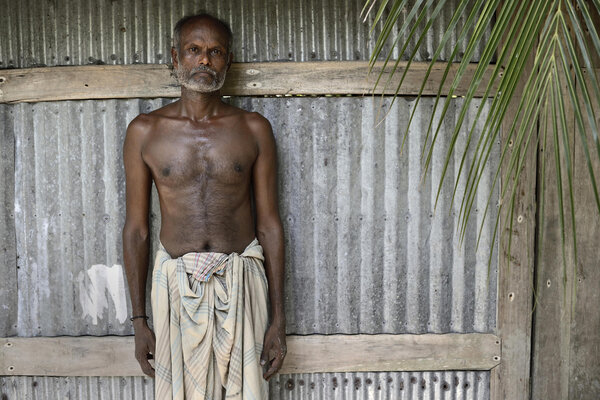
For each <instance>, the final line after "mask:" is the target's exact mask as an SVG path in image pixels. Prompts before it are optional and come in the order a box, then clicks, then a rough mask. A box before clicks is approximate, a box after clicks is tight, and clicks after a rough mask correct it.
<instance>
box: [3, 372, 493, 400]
mask: <svg viewBox="0 0 600 400" xmlns="http://www.w3.org/2000/svg"><path fill="white" fill-rule="evenodd" d="M489 375H490V374H489V372H487V371H478V372H473V371H472V372H461V371H446V372H415V373H410V372H372V373H335V374H296V375H276V376H275V378H273V379H272V380H271V384H270V393H271V399H273V400H279V399H282V400H299V399H301V400H304V399H325V400H329V399H336V400H341V399H344V400H346V399H347V400H350V399H372V400H388V399H398V400H420V399H436V400H437V399H439V400H453V399H473V400H480V399H488V398H489V387H490V382H489ZM152 383H153V381H152V379H150V378H130V377H114V378H96V377H91V378H72V377H64V378H58V377H16V378H2V379H0V390H1V391H2V393H3V394H5V395H6V396H7V398H8V399H10V400H12V399H19V400H24V399H52V400H54V399H86V400H87V399H102V400H125V399H127V400H129V399H136V400H141V399H152V398H153V397H154V394H153V389H154V385H153V384H152ZM3 399H4V398H3Z"/></svg>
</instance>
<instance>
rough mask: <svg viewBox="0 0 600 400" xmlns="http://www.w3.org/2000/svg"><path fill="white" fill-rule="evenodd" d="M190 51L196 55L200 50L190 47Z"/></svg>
mask: <svg viewBox="0 0 600 400" xmlns="http://www.w3.org/2000/svg"><path fill="white" fill-rule="evenodd" d="M190 51H191V52H192V53H195V52H197V51H198V48H197V47H190Z"/></svg>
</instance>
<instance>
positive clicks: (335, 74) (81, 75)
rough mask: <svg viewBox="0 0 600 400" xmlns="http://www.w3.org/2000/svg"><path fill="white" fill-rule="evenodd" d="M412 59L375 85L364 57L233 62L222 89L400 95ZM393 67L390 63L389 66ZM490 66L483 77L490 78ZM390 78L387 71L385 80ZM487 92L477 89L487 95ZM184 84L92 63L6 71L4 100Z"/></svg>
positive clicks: (416, 79) (148, 69)
mask: <svg viewBox="0 0 600 400" xmlns="http://www.w3.org/2000/svg"><path fill="white" fill-rule="evenodd" d="M405 66H406V63H401V64H400V69H399V71H398V72H397V73H396V74H395V75H394V77H393V79H392V81H391V83H390V84H389V85H387V86H386V85H384V84H382V85H380V86H379V87H378V88H377V89H376V90H375V91H373V86H374V84H375V81H376V79H377V76H378V74H379V71H381V67H382V65H381V64H378V65H377V66H376V67H375V68H374V70H373V71H372V72H371V74H369V66H368V63H367V62H364V61H339V62H331V61H327V62H301V63H291V62H272V63H238V64H233V65H232V66H231V70H230V71H229V73H228V75H227V79H226V83H225V86H224V87H223V89H222V91H221V93H222V94H223V95H226V96H262V95H327V94H332V95H345V94H354V95H368V94H373V93H376V94H382V93H383V94H387V95H389V94H394V92H395V90H396V86H397V83H398V82H399V80H400V77H401V76H402V72H403V71H404V68H405ZM427 68H428V63H413V64H412V65H411V67H410V69H409V72H408V73H407V76H406V79H405V82H404V84H403V86H402V88H401V90H400V92H399V94H400V95H410V96H414V95H417V94H418V92H419V89H420V85H421V82H422V81H423V79H424V77H425V73H426V70H427ZM445 68H446V64H445V63H437V64H436V65H435V66H434V68H433V70H432V72H431V75H430V76H429V78H428V80H427V85H426V86H425V88H424V94H425V95H435V94H437V90H438V87H439V82H440V79H441V77H442V75H443V73H444V69H445ZM457 68H458V65H452V68H451V72H450V76H449V78H448V80H447V82H446V85H445V86H444V88H443V90H442V93H448V89H449V87H450V83H451V82H452V77H453V76H454V74H455V72H456V70H457ZM475 68H476V65H475V64H473V65H470V66H469V67H468V69H467V72H466V73H465V76H464V77H463V79H462V82H461V84H460V85H459V86H458V88H457V90H456V92H455V95H457V96H462V95H464V94H466V92H467V89H468V87H469V83H470V81H471V78H472V76H473V73H474V71H475ZM387 69H389V68H387ZM492 71H493V68H492V66H490V67H489V68H488V69H487V72H486V74H485V76H484V78H483V80H484V82H487V81H488V80H489V79H490V76H491V74H492ZM388 77H389V73H387V72H386V73H385V74H384V78H383V80H382V82H385V81H386V80H387V78H388ZM483 93H484V91H483V90H480V91H479V92H477V93H476V95H477V96H479V97H481V96H482V95H483ZM179 95H180V89H179V87H178V85H177V83H176V82H175V79H174V78H173V77H172V76H171V73H170V70H169V68H168V67H167V66H166V65H164V64H150V65H148V64H136V65H88V66H79V67H52V68H30V69H15V70H0V103H15V102H36V101H55V100H83V99H114V98H139V97H179Z"/></svg>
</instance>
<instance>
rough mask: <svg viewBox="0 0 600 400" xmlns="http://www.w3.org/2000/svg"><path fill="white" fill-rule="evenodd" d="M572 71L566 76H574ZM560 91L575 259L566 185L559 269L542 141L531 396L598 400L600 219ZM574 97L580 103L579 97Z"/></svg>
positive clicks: (555, 216)
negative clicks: (569, 161)
mask: <svg viewBox="0 0 600 400" xmlns="http://www.w3.org/2000/svg"><path fill="white" fill-rule="evenodd" d="M572 76H573V77H574V74H572ZM562 94H563V97H564V99H565V106H566V107H567V113H568V116H567V123H568V127H569V132H568V138H569V143H570V144H571V146H573V147H571V150H572V157H573V158H572V162H573V174H574V180H573V194H574V201H575V204H576V207H575V223H576V229H577V249H578V254H577V263H576V265H574V248H573V243H572V241H571V237H572V230H571V224H570V223H569V220H570V217H569V213H570V210H571V207H570V204H569V200H568V196H567V193H568V192H567V188H566V187H564V188H563V193H562V195H563V199H564V201H565V204H564V207H563V209H564V213H565V217H566V218H567V219H566V223H567V229H566V232H565V234H566V237H567V242H566V264H567V265H566V269H565V267H564V265H563V257H562V249H561V246H560V243H561V234H562V229H561V226H560V222H559V218H560V216H559V204H558V200H557V196H558V194H559V192H558V187H557V184H556V180H555V176H556V171H555V166H554V145H553V143H548V146H546V147H545V148H543V152H541V153H540V159H542V158H545V159H546V163H547V164H546V168H547V170H548V171H547V176H546V210H547V212H546V219H545V222H544V226H543V227H542V229H543V243H541V244H540V245H541V246H542V247H541V249H542V252H541V257H540V259H539V260H538V263H537V281H538V301H537V302H538V304H537V307H536V311H535V331H534V342H533V343H534V347H533V363H532V367H533V370H532V398H546V399H555V398H556V399H582V400H587V399H590V400H592V399H594V400H595V399H598V398H600V384H599V382H600V381H599V379H598V376H600V363H599V362H598V360H599V359H600V336H599V335H598V332H600V313H599V312H598V305H599V304H600V270H599V269H598V267H597V263H598V259H600V247H598V237H600V216H599V215H598V209H597V206H596V202H595V198H594V195H593V190H592V185H591V182H590V177H589V173H588V168H587V164H586V159H585V155H584V152H583V148H582V146H581V138H580V136H579V132H578V128H577V125H576V123H575V117H574V114H573V111H572V106H571V104H570V98H569V94H568V90H567V88H566V87H563V88H562ZM579 98H580V101H583V96H580V97H579ZM592 108H594V109H595V110H596V112H598V110H600V108H599V105H598V104H597V102H595V101H593V103H592ZM583 121H584V124H585V129H586V132H587V133H588V136H590V137H589V138H588V139H589V140H588V146H589V148H590V151H591V159H592V164H593V169H594V172H595V174H596V181H598V178H599V177H600V160H599V159H598V155H597V153H596V151H595V144H594V143H593V142H592V140H591V128H590V126H589V124H588V119H587V117H586V116H585V114H584V120H583ZM563 160H564V158H563ZM563 165H565V164H563ZM540 179H541V177H540ZM563 180H564V181H563V182H564V183H563V184H566V174H565V171H564V169H563ZM565 278H566V280H565ZM574 284H575V285H576V289H575V288H574V286H573V285H574ZM574 290H575V291H574Z"/></svg>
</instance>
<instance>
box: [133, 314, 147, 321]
mask: <svg viewBox="0 0 600 400" xmlns="http://www.w3.org/2000/svg"><path fill="white" fill-rule="evenodd" d="M136 318H144V319H145V320H148V319H149V318H150V317H147V316H146V315H134V316H133V317H131V318H129V320H130V321H133V320H134V319H136Z"/></svg>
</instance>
